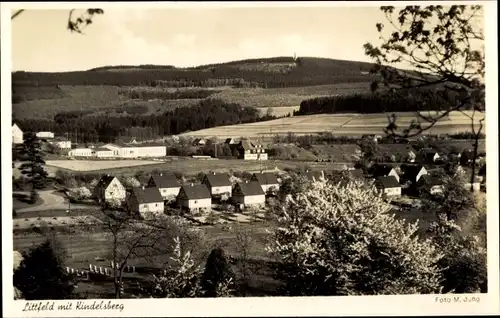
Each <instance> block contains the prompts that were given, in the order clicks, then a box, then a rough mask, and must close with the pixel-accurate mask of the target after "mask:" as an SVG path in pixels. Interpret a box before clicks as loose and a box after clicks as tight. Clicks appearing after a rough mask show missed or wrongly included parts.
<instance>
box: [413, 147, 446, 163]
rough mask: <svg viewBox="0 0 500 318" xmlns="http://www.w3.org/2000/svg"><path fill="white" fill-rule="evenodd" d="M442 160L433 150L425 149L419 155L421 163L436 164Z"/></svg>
mask: <svg viewBox="0 0 500 318" xmlns="http://www.w3.org/2000/svg"><path fill="white" fill-rule="evenodd" d="M440 158H441V156H440V155H439V153H438V152H437V151H435V150H432V149H424V150H422V151H421V152H420V153H419V155H418V159H419V161H420V162H421V163H435V162H436V161H438V160H439V159H440Z"/></svg>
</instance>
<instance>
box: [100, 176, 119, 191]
mask: <svg viewBox="0 0 500 318" xmlns="http://www.w3.org/2000/svg"><path fill="white" fill-rule="evenodd" d="M114 178H115V177H114V176H110V175H105V176H103V177H102V178H101V180H99V183H97V187H99V188H104V189H106V188H107V187H108V186H109V184H110V183H111V181H113V179H114Z"/></svg>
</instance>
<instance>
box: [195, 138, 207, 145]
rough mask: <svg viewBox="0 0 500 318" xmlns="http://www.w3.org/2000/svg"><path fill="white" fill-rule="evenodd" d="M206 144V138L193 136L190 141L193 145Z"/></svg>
mask: <svg viewBox="0 0 500 318" xmlns="http://www.w3.org/2000/svg"><path fill="white" fill-rule="evenodd" d="M206 144H207V140H206V139H204V138H195V139H194V140H193V143H192V145H193V146H204V145H206Z"/></svg>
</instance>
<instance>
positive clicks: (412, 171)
mask: <svg viewBox="0 0 500 318" xmlns="http://www.w3.org/2000/svg"><path fill="white" fill-rule="evenodd" d="M423 167H424V166H422V165H410V164H404V165H401V172H402V173H403V177H404V178H405V179H406V180H416V179H417V175H418V173H419V172H420V170H422V168H423Z"/></svg>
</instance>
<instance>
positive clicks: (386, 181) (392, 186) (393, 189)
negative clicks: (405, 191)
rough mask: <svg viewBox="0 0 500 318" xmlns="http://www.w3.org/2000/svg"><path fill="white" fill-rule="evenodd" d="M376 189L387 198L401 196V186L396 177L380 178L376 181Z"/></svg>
mask: <svg viewBox="0 0 500 318" xmlns="http://www.w3.org/2000/svg"><path fill="white" fill-rule="evenodd" d="M375 187H376V188H377V190H378V191H379V192H380V193H383V194H385V195H386V196H390V197H393V196H400V195H401V185H400V184H399V181H398V180H397V179H396V177H394V176H385V177H378V178H376V179H375Z"/></svg>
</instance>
